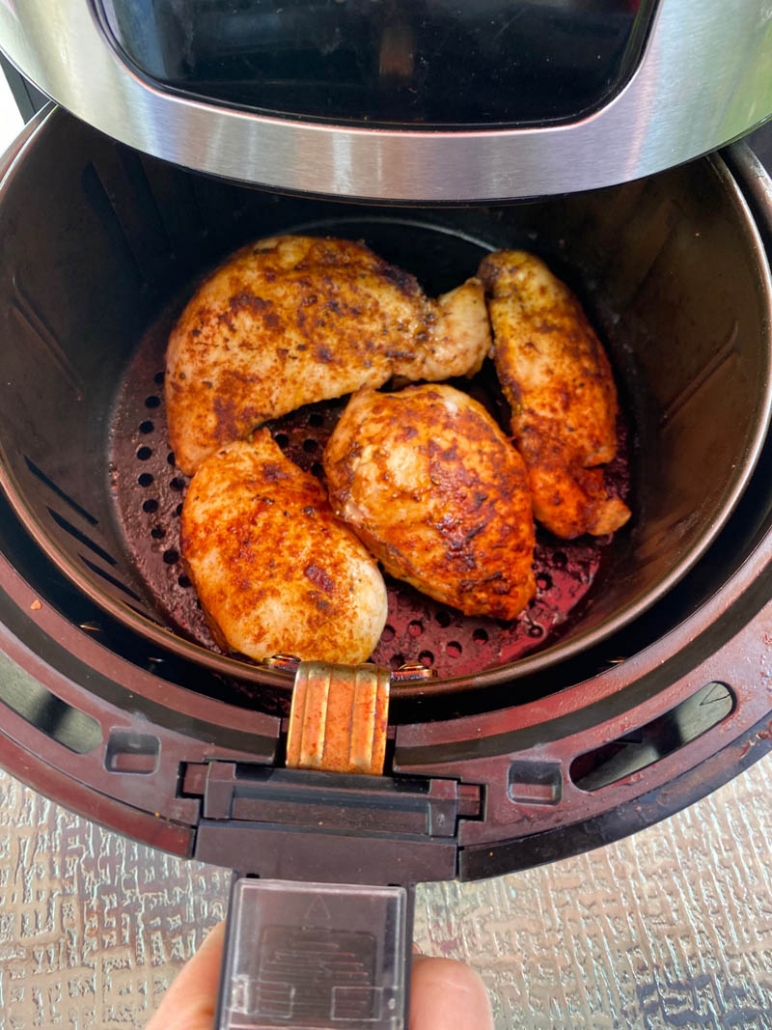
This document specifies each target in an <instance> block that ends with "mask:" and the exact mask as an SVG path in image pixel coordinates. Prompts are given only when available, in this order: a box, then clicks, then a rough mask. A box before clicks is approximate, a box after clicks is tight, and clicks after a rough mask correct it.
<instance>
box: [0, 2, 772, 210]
mask: <svg viewBox="0 0 772 1030" xmlns="http://www.w3.org/2000/svg"><path fill="white" fill-rule="evenodd" d="M0 45H2V48H3V50H4V51H5V52H6V54H7V55H8V57H9V58H10V59H11V60H12V61H13V62H14V64H16V66H17V67H18V68H20V69H21V71H23V72H24V73H25V74H26V75H27V76H29V77H30V78H31V79H32V80H33V82H35V84H36V85H38V86H39V87H40V88H41V89H42V90H43V91H44V92H46V93H47V94H49V95H50V96H52V97H54V98H55V99H56V100H58V101H59V102H60V103H61V104H63V105H64V106H65V107H67V108H68V109H69V110H71V111H72V112H73V113H74V114H76V115H78V117H80V118H82V119H84V120H85V121H87V122H90V123H91V124H92V125H94V126H96V127H97V128H99V129H101V130H102V131H104V132H106V133H108V134H109V135H111V136H113V137H115V138H116V139H119V140H122V141H123V142H124V143H128V144H129V145H130V146H133V147H137V148H138V149H140V150H144V151H146V152H147V153H150V154H154V155H156V156H159V157H163V158H166V159H168V160H170V161H174V162H176V163H179V164H182V165H185V166H188V167H191V168H196V169H198V170H200V171H205V172H211V173H214V174H217V175H223V176H226V177H227V178H230V179H234V180H239V181H244V182H255V183H260V184H263V185H266V186H270V187H274V188H283V189H288V190H296V191H300V192H309V193H317V194H319V193H324V194H332V195H337V196H341V197H352V198H356V197H360V198H371V199H378V200H407V201H457V200H500V199H508V198H517V197H529V196H542V195H548V194H554V193H561V192H568V191H575V190H587V189H593V188H596V187H599V186H605V185H609V184H611V183H616V182H622V181H626V180H629V179H635V178H639V177H641V176H644V175H648V174H650V173H652V172H656V171H659V170H660V169H662V168H666V167H670V166H672V165H675V164H678V163H680V162H683V161H687V160H689V159H690V158H692V157H695V156H697V155H698V154H702V153H705V152H707V151H709V150H712V149H714V148H716V147H718V146H721V145H722V144H724V143H726V142H727V141H729V140H731V139H734V138H736V137H738V136H739V135H741V134H742V133H744V132H746V131H749V130H750V129H751V128H752V127H754V126H755V125H758V124H759V123H761V122H762V121H763V120H764V119H765V118H767V117H768V116H769V114H770V112H772V76H770V75H769V73H768V69H769V64H770V58H771V57H772V8H771V7H770V4H769V2H768V0H742V2H735V3H733V4H732V5H731V10H728V9H727V5H726V4H725V3H722V2H721V0H714V2H713V3H706V2H705V0H661V2H660V5H659V8H658V11H657V13H656V15H655V18H654V22H653V26H652V29H651V33H650V37H649V40H648V43H647V47H646V50H645V52H644V55H643V58H642V61H641V63H640V65H639V67H638V69H637V71H636V73H635V74H634V75H633V77H632V79H631V81H630V82H629V83H628V85H627V86H626V88H625V89H624V90H623V91H622V92H621V93H620V94H619V95H617V96H616V97H615V99H614V100H613V101H612V102H611V103H609V104H608V105H607V106H605V107H604V108H602V109H601V110H600V111H598V112H597V113H595V114H593V115H591V116H589V117H587V118H584V119H583V120H581V121H579V122H576V123H574V124H571V125H559V126H552V127H546V128H529V129H519V130H511V129H504V130H488V131H481V132H465V131H457V132H442V131H417V130H402V129H377V130H368V129H361V128H350V127H344V126H335V125H326V124H316V123H310V122H302V121H292V120H282V119H278V118H272V117H265V116H257V115H254V114H250V113H248V112H244V111H237V110H235V109H229V108H226V107H223V106H217V105H214V104H206V103H202V102H200V101H195V100H190V99H185V98H183V97H181V96H177V95H173V94H171V93H168V92H163V91H161V90H159V89H156V88H154V87H153V86H151V85H150V84H149V83H148V82H146V81H143V80H142V79H140V78H139V77H138V76H136V75H135V74H134V73H133V72H132V71H131V70H130V69H129V68H128V66H127V65H126V64H125V63H123V61H122V60H121V58H120V57H119V55H118V54H117V53H116V51H115V50H114V49H113V48H112V46H111V44H110V43H109V42H108V40H107V38H106V36H105V34H104V32H103V29H102V26H101V25H100V23H99V21H98V19H97V17H96V15H95V13H94V10H93V8H92V6H91V4H89V3H88V2H87V0H57V3H56V4H52V3H50V0H14V3H2V4H0Z"/></svg>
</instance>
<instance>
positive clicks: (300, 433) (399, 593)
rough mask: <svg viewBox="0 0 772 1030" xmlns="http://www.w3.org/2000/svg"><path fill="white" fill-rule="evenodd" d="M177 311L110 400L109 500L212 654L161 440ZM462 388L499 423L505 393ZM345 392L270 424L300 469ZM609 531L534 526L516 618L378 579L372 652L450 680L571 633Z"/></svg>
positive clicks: (309, 463)
mask: <svg viewBox="0 0 772 1030" xmlns="http://www.w3.org/2000/svg"><path fill="white" fill-rule="evenodd" d="M176 313H177V309H176V306H175V307H174V308H169V309H167V311H166V312H165V313H164V315H163V316H162V317H160V318H159V319H158V320H157V322H156V323H155V325H153V326H152V327H150V329H149V330H148V332H147V333H146V335H145V337H144V339H143V340H142V341H141V344H140V346H139V347H138V348H137V350H136V352H135V355H134V357H133V359H132V362H131V364H130V366H129V367H128V368H127V371H126V375H125V377H124V379H123V382H122V383H121V384H120V387H119V390H118V395H117V401H116V405H115V408H114V418H113V425H112V432H111V448H110V449H111V454H110V462H111V465H110V469H111V483H112V490H113V499H114V502H115V506H116V513H117V519H118V523H119V525H120V527H121V530H122V533H123V536H124V540H125V546H126V548H127V551H128V553H129V554H130V556H131V558H132V560H133V562H134V564H135V566H136V568H137V570H138V572H139V574H140V576H141V577H142V579H143V580H144V582H145V584H146V586H147V591H148V593H149V594H150V595H151V596H152V597H153V598H154V599H155V603H156V606H157V609H158V611H159V613H160V614H161V615H162V617H163V618H164V619H165V620H166V621H167V622H168V624H169V625H170V627H171V628H173V629H174V630H175V631H176V632H178V633H180V634H181V635H183V636H185V637H187V638H189V639H191V640H193V641H195V642H196V643H198V644H200V645H201V646H202V647H205V648H208V649H210V650H212V651H215V652H219V650H220V649H219V648H218V647H217V645H216V644H215V643H214V641H213V640H212V637H211V634H210V633H209V629H208V627H207V624H206V621H205V619H204V615H203V612H202V610H201V606H200V604H199V602H198V599H197V597H196V593H195V590H194V588H193V586H192V584H191V582H190V580H189V579H188V577H187V576H186V575H185V573H184V571H183V568H182V566H181V564H180V544H179V527H180V514H181V512H182V501H183V498H184V496H185V491H186V489H187V486H188V482H189V479H188V477H186V476H184V475H183V474H182V473H181V472H180V471H179V469H178V468H176V466H175V464H174V455H173V454H172V453H171V451H170V449H169V443H168V433H167V424H166V412H165V407H164V400H163V378H164V373H163V367H164V352H165V347H166V340H167V338H168V335H169V330H170V328H171V326H172V324H173V321H174V317H175V315H176ZM454 385H457V386H459V387H460V388H462V389H464V388H466V389H467V390H468V391H469V392H471V393H473V394H474V396H475V397H476V398H477V399H478V400H481V401H482V402H483V403H485V404H486V406H487V407H488V409H489V410H490V411H491V412H492V413H493V414H494V415H498V416H499V418H500V420H501V414H502V409H503V405H504V402H503V399H502V398H501V396H500V394H499V393H498V391H497V389H496V385H495V376H494V375H492V374H491V372H490V370H487V371H486V370H484V371H483V373H481V375H480V376H478V377H477V378H476V379H475V380H474V381H473V382H472V383H471V384H469V383H466V382H465V381H461V382H456V383H454ZM344 406H345V399H344V400H342V401H336V402H331V403H324V404H318V405H312V406H309V407H306V408H303V409H301V410H299V411H297V412H294V413H293V414H291V415H289V416H286V417H285V418H282V419H279V420H277V421H275V422H273V423H271V424H270V429H271V432H272V433H273V436H274V439H275V440H276V442H277V443H278V444H279V446H280V447H281V448H282V450H283V451H284V453H285V454H286V455H287V456H288V457H289V458H291V459H292V460H293V461H294V462H295V463H296V464H298V465H299V466H300V467H301V468H302V469H304V470H306V471H310V472H312V473H313V474H314V475H317V476H320V477H323V472H322V465H321V456H322V452H323V449H324V446H325V443H326V441H327V439H328V438H329V436H330V433H331V432H332V430H333V428H334V426H335V423H336V422H337V419H338V417H339V415H340V413H341V411H342V410H343V407H344ZM626 437H627V433H626V431H625V430H624V429H621V430H620V453H619V456H618V457H617V459H616V460H615V462H614V463H613V465H612V466H611V467H610V468H609V469H608V471H607V479H608V482H609V484H610V487H611V489H613V490H614V491H615V492H618V493H620V494H621V495H622V496H624V495H625V494H626V493H627V484H628V465H627V456H626V455H627V448H626ZM609 542H610V538H609V537H604V538H601V539H596V540H593V539H591V538H583V539H580V540H578V541H572V542H568V541H561V540H557V539H555V538H554V537H551V536H550V535H549V534H547V533H544V532H542V531H539V534H538V538H537V546H536V552H535V556H534V568H535V572H536V582H537V586H538V591H537V594H536V597H535V598H534V600H533V601H532V603H531V604H530V605H529V607H528V608H527V609H526V610H525V611H524V612H523V613H522V614H521V615H520V616H519V617H518V618H517V619H516V620H515V621H513V622H501V621H498V620H494V619H486V618H477V617H470V616H465V615H462V614H461V613H460V612H458V611H456V610H454V609H451V608H448V607H447V606H445V605H442V604H440V603H439V602H436V601H433V600H431V599H430V598H428V597H425V596H423V595H422V594H420V593H419V592H418V591H416V590H414V589H413V588H412V587H410V586H408V585H407V584H405V583H400V582H399V581H398V580H394V579H391V578H390V577H386V583H387V587H388V598H389V606H388V619H387V623H386V627H385V629H384V631H383V635H382V637H381V640H380V642H379V644H378V647H377V648H376V650H375V652H374V654H373V660H374V661H376V662H378V663H379V664H382V665H389V666H391V667H392V668H398V667H399V666H400V665H402V664H403V663H404V662H422V663H423V664H425V665H427V666H431V667H432V668H434V669H436V670H437V672H438V674H439V676H440V677H442V678H449V677H452V676H463V675H468V674H474V673H479V672H483V671H485V670H488V669H492V668H495V667H497V666H501V665H506V664H509V663H510V662H514V661H516V660H517V659H518V658H522V657H523V656H525V655H526V654H529V653H531V652H533V651H535V650H536V649H541V648H543V647H545V646H546V645H547V644H549V643H552V642H554V640H555V639H556V638H557V637H558V635H559V636H561V637H563V636H565V635H566V633H568V632H570V628H571V621H572V620H571V618H570V615H571V613H572V612H573V613H574V614H575V615H576V614H578V610H579V609H580V608H582V607H584V606H583V605H581V602H582V601H583V600H584V599H585V598H586V597H587V595H588V593H589V591H590V589H591V587H592V584H593V581H594V580H595V578H596V576H597V574H598V571H599V568H600V566H601V562H602V559H603V553H604V549H605V548H606V547H607V545H608V543H609Z"/></svg>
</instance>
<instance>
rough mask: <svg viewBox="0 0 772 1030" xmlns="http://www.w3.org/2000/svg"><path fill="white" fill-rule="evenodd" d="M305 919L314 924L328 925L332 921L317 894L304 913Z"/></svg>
mask: <svg viewBox="0 0 772 1030" xmlns="http://www.w3.org/2000/svg"><path fill="white" fill-rule="evenodd" d="M306 919H308V920H309V921H312V922H314V923H329V922H330V920H331V919H332V916H331V915H330V912H329V909H328V908H327V906H326V905H325V903H324V899H323V898H322V897H321V895H319V894H317V895H316V897H315V898H314V900H313V901H312V902H311V904H310V905H309V906H308V911H307V912H306Z"/></svg>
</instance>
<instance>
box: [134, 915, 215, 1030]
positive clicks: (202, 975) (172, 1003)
mask: <svg viewBox="0 0 772 1030" xmlns="http://www.w3.org/2000/svg"><path fill="white" fill-rule="evenodd" d="M224 940H225V923H218V924H217V926H215V927H214V929H213V930H211V931H210V932H209V934H208V935H207V938H206V940H205V941H204V943H203V944H202V945H201V947H200V948H199V949H198V951H197V952H196V954H195V955H194V956H193V958H192V959H191V960H190V962H188V963H187V964H186V965H184V966H183V967H182V969H181V970H180V972H179V974H178V976H177V979H176V980H175V981H174V983H173V984H172V985H171V987H170V988H169V990H168V991H167V992H166V994H165V995H164V999H163V1001H162V1002H161V1004H160V1006H159V1008H158V1010H157V1011H156V1013H155V1015H154V1016H153V1018H152V1019H151V1020H150V1022H149V1023H148V1025H147V1028H146V1030H212V1025H213V1024H214V1011H215V1006H216V1004H217V987H218V984H219V980H220V965H221V963H222V949H223V942H224Z"/></svg>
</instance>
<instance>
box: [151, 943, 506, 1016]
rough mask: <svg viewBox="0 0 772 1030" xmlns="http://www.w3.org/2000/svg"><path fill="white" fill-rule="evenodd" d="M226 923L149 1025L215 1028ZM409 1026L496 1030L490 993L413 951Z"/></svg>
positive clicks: (461, 972)
mask: <svg viewBox="0 0 772 1030" xmlns="http://www.w3.org/2000/svg"><path fill="white" fill-rule="evenodd" d="M224 941H225V924H224V923H220V924H218V925H217V926H215V928H214V929H213V930H212V931H211V933H210V934H209V936H208V937H207V938H206V940H205V941H204V943H203V944H202V945H201V947H200V948H199V950H198V951H197V952H196V954H195V955H194V956H193V958H192V959H191V960H190V961H189V962H188V963H187V964H186V965H185V966H183V968H182V969H181V970H180V973H179V975H178V976H177V979H176V980H175V981H174V983H173V984H172V986H171V987H170V988H169V990H168V991H167V993H166V995H165V997H164V999H163V1001H162V1002H161V1005H160V1007H159V1009H158V1010H157V1012H156V1013H155V1015H154V1016H153V1018H152V1019H151V1020H150V1023H149V1024H148V1026H147V1028H146V1030H212V1027H213V1024H214V1015H215V1008H216V1006H217V986H218V981H219V978H220V965H221V962H222V950H223V944H224ZM410 1030H493V1016H492V1015H491V1007H490V1001H489V999H488V992H487V991H486V989H485V985H484V984H483V982H482V980H481V979H480V977H479V976H478V975H477V973H476V972H475V971H474V970H473V969H472V968H471V967H470V966H466V965H464V964H463V963H462V962H454V961H453V960H452V959H447V958H424V957H423V956H422V955H414V956H413V977H412V981H411V987H410Z"/></svg>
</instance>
